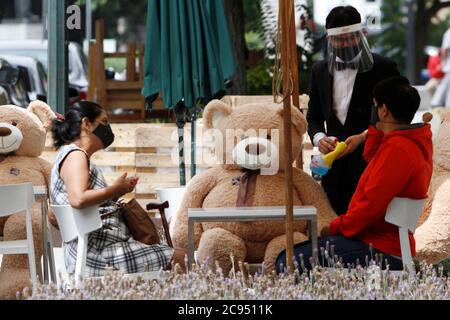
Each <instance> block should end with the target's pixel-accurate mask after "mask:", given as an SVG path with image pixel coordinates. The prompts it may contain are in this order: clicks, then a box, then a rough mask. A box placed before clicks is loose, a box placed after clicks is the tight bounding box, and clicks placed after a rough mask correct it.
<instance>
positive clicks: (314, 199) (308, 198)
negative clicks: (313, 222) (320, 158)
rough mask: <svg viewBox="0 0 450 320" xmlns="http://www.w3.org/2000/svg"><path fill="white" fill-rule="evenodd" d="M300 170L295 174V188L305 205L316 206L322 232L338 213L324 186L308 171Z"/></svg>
mask: <svg viewBox="0 0 450 320" xmlns="http://www.w3.org/2000/svg"><path fill="white" fill-rule="evenodd" d="M294 169H295V168H294ZM295 171H297V170H295ZM298 171H299V170H298ZM298 171H297V174H295V175H294V187H295V190H296V191H297V193H298V197H299V198H300V200H301V201H302V203H303V205H310V206H314V207H315V208H316V209H317V228H318V231H319V232H320V230H322V229H323V227H325V226H328V225H329V224H330V222H331V221H332V220H334V219H335V218H336V217H337V216H336V213H335V212H334V210H333V208H332V207H331V205H330V202H329V200H328V197H327V195H326V193H325V191H324V190H323V189H322V187H321V186H320V185H319V184H318V183H317V182H315V181H314V180H313V178H311V177H310V176H308V175H307V174H306V173H304V172H298Z"/></svg>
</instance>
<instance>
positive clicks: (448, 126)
mask: <svg viewBox="0 0 450 320" xmlns="http://www.w3.org/2000/svg"><path fill="white" fill-rule="evenodd" d="M441 118H442V124H441V126H440V128H439V132H438V135H437V138H436V141H435V142H434V150H433V152H434V154H433V162H434V165H433V177H432V178H431V184H430V188H429V191H428V199H427V202H426V204H425V208H424V212H423V213H422V215H421V217H420V219H419V223H418V225H419V227H418V228H417V230H416V232H415V234H414V238H415V239H416V253H417V258H418V259H419V260H423V261H425V262H427V263H432V264H436V263H439V262H441V261H443V260H445V259H448V258H449V257H450V111H447V112H443V113H442V114H441Z"/></svg>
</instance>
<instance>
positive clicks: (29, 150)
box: [0, 101, 54, 157]
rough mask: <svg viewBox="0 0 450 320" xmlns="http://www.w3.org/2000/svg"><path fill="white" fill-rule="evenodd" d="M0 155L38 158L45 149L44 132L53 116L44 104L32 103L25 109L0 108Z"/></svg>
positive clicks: (11, 106)
mask: <svg viewBox="0 0 450 320" xmlns="http://www.w3.org/2000/svg"><path fill="white" fill-rule="evenodd" d="M0 110H1V113H0V154H1V155H9V154H14V155H17V156H28V157H38V156H40V155H41V153H42V151H43V150H44V147H45V138H46V131H47V129H48V127H49V126H50V123H51V120H52V119H53V118H54V114H53V112H52V111H51V109H50V107H48V106H47V105H46V104H45V103H43V102H41V101H34V102H32V103H31V104H30V106H29V107H28V108H27V109H23V108H20V107H16V106H13V105H6V106H0Z"/></svg>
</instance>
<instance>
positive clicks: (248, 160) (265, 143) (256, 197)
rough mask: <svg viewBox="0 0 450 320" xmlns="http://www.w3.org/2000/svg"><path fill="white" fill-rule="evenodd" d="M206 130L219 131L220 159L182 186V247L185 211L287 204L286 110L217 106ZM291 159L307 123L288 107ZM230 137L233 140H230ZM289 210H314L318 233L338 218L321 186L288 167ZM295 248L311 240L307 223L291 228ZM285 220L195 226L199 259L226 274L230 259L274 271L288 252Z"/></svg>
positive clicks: (178, 227)
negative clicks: (290, 185) (293, 207)
mask: <svg viewBox="0 0 450 320" xmlns="http://www.w3.org/2000/svg"><path fill="white" fill-rule="evenodd" d="M203 118H204V124H205V128H206V129H214V130H216V131H215V133H216V134H217V135H215V136H216V156H217V158H218V159H219V160H221V164H217V165H215V166H214V167H212V168H210V169H209V170H207V171H205V172H203V173H200V174H198V175H196V176H195V177H194V178H193V179H192V180H191V181H190V182H189V184H188V185H187V189H186V193H185V195H184V198H183V200H182V204H181V206H180V209H179V211H178V212H177V214H176V215H175V216H174V217H173V221H172V224H171V234H172V237H173V241H174V245H175V246H178V247H182V248H187V239H188V235H187V214H188V208H214V207H242V206H284V205H285V173H284V155H285V142H284V138H283V108H282V106H280V105H277V104H271V103H264V104H246V105H242V106H240V107H237V108H234V109H233V108H231V107H230V106H229V105H227V104H225V103H223V102H221V101H219V100H214V101H212V102H210V103H209V104H208V106H207V107H206V108H205V111H204V117H203ZM292 124H293V126H292V155H293V159H295V158H296V156H297V154H298V153H299V152H300V147H301V143H302V141H303V134H304V133H305V132H306V129H307V122H306V120H305V117H304V116H303V115H302V113H301V112H300V111H299V110H298V109H297V108H292ZM230 137H231V138H230ZM293 182H294V190H293V198H294V205H297V206H298V205H312V206H315V207H316V208H317V214H318V229H319V230H321V229H322V227H323V226H325V225H328V224H329V222H330V221H331V220H332V219H334V218H335V217H336V215H335V213H334V211H333V209H332V208H331V206H330V204H329V202H328V199H327V197H326V195H325V192H324V191H323V189H322V187H321V186H320V185H319V184H318V183H317V182H315V181H314V180H313V179H312V178H311V177H310V176H309V175H308V174H306V173H304V172H303V171H301V170H299V169H297V168H293ZM293 227H294V242H295V243H300V242H303V241H305V240H307V239H308V237H307V223H306V221H302V220H298V221H295V222H294V226H293ZM285 238H286V236H285V222H284V221H251V222H218V223H202V224H196V226H195V241H196V247H197V250H198V258H199V260H200V261H203V260H204V259H205V258H206V257H209V258H210V261H211V262H213V263H214V262H215V261H218V262H219V265H220V266H221V268H222V269H223V270H224V272H228V271H229V270H230V269H231V266H232V265H231V260H230V255H231V254H232V255H233V256H234V259H235V261H236V262H237V261H243V262H244V261H245V262H249V263H261V262H263V261H264V263H265V266H266V267H267V269H268V270H273V269H274V267H275V261H276V258H277V256H278V254H279V253H280V252H281V251H282V250H284V249H285Z"/></svg>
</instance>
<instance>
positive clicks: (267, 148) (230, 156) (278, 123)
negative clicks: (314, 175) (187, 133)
mask: <svg viewBox="0 0 450 320" xmlns="http://www.w3.org/2000/svg"><path fill="white" fill-rule="evenodd" d="M204 119H205V127H206V129H213V130H212V135H213V136H214V139H215V144H216V149H215V152H216V156H217V159H218V160H219V162H221V163H222V164H223V165H224V166H225V167H226V168H227V169H240V168H245V169H249V170H261V174H267V175H271V174H276V173H277V172H278V171H283V169H284V165H285V164H284V159H285V141H284V131H283V129H284V128H283V107H282V106H281V105H277V104H255V103H253V104H246V105H242V106H239V107H237V108H231V107H230V106H229V105H227V104H225V103H223V102H221V101H218V100H214V101H212V102H210V103H209V104H208V106H207V107H206V109H205V112H204ZM291 119H292V129H291V130H292V131H291V132H292V159H293V160H294V159H295V157H296V156H297V154H298V153H299V152H300V147H301V142H302V139H303V134H304V133H305V132H306V127H307V124H306V119H305V117H304V116H303V115H302V114H301V112H300V111H299V110H298V109H296V108H292V109H291Z"/></svg>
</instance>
